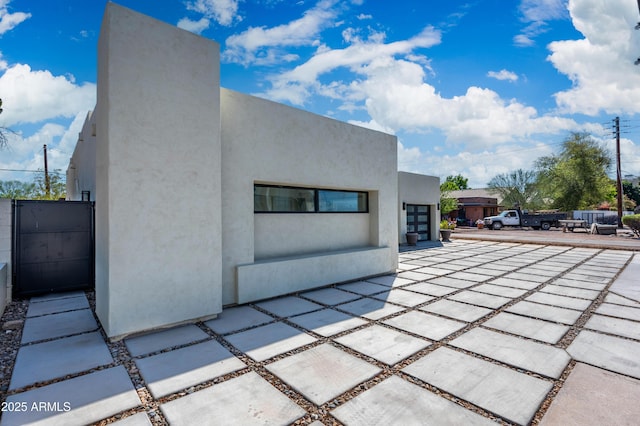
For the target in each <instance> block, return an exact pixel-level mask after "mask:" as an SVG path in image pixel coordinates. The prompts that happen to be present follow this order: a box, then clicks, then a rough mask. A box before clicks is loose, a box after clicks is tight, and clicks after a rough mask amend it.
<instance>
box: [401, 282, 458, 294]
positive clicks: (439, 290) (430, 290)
mask: <svg viewBox="0 0 640 426" xmlns="http://www.w3.org/2000/svg"><path fill="white" fill-rule="evenodd" d="M404 289H405V290H410V291H416V292H418V293H423V294H429V295H431V296H436V297H438V296H444V295H447V294H451V293H454V292H456V291H458V289H457V288H453V287H445V286H442V285H438V284H433V283H430V282H427V283H418V284H412V285H408V286H406V287H405V288H404Z"/></svg>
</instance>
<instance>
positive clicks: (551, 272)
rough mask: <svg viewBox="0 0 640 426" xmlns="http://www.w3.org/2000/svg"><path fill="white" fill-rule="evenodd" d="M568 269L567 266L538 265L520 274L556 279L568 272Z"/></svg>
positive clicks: (523, 270)
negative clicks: (562, 273) (557, 276)
mask: <svg viewBox="0 0 640 426" xmlns="http://www.w3.org/2000/svg"><path fill="white" fill-rule="evenodd" d="M567 269H568V268H567V267H565V266H553V265H544V264H542V262H541V263H536V264H535V266H527V267H526V268H525V269H522V270H520V271H518V272H524V273H527V274H534V275H542V276H544V277H555V276H556V275H558V274H560V273H561V272H564V271H566V270H567Z"/></svg>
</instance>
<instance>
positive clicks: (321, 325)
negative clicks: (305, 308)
mask: <svg viewBox="0 0 640 426" xmlns="http://www.w3.org/2000/svg"><path fill="white" fill-rule="evenodd" d="M289 321H290V322H292V323H294V324H297V325H299V326H300V327H302V328H306V329H307V330H309V331H313V332H314V333H317V334H319V335H321V336H325V337H329V336H333V335H334V334H338V333H342V332H343V331H346V330H350V329H352V328H356V327H359V326H361V325H364V324H367V321H366V320H364V319H362V318H358V317H354V316H352V315H349V314H345V313H343V312H338V311H336V310H333V309H323V310H321V311H316V312H311V313H308V314H303V315H298V316H295V317H293V318H291V319H289Z"/></svg>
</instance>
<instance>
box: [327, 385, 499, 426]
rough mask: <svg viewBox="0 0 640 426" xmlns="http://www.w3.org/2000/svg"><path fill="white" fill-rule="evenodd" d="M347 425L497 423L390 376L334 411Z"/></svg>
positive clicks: (472, 424) (434, 425)
mask: <svg viewBox="0 0 640 426" xmlns="http://www.w3.org/2000/svg"><path fill="white" fill-rule="evenodd" d="M331 414H333V415H334V416H335V417H336V418H337V419H338V420H340V421H341V422H342V423H344V424H348V425H356V426H357V425H362V426H369V425H376V424H377V425H392V424H398V425H407V426H413V425H415V426H419V425H433V426H440V425H470V426H477V425H478V426H479V425H487V426H489V425H495V423H493V422H492V421H490V420H488V419H486V418H484V417H482V416H480V415H479V414H476V413H473V412H471V411H468V410H465V409H464V408H462V407H461V406H460V405H458V404H455V403H453V402H451V401H448V400H446V399H444V398H442V397H440V396H438V395H435V394H434V393H432V392H429V391H428V390H426V389H423V388H421V387H420V386H418V385H414V384H413V383H409V382H407V381H406V380H402V379H401V378H399V377H397V376H391V377H389V378H388V379H386V380H384V381H383V382H382V383H380V384H378V385H376V386H374V387H373V388H371V389H369V390H367V391H366V392H364V393H362V394H360V395H358V396H357V397H355V398H354V399H352V400H350V401H348V402H347V403H346V404H344V405H342V406H340V407H338V408H336V409H335V410H333V411H332V412H331Z"/></svg>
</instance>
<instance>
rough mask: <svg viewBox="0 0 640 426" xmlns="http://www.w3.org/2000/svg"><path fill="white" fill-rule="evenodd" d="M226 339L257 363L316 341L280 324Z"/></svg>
mask: <svg viewBox="0 0 640 426" xmlns="http://www.w3.org/2000/svg"><path fill="white" fill-rule="evenodd" d="M225 339H226V340H227V341H228V342H229V343H231V344H232V345H233V346H235V347H236V348H238V349H239V350H241V351H242V352H245V353H246V354H247V355H249V356H250V357H251V358H253V359H255V360H256V361H264V360H266V359H269V358H271V357H273V356H276V355H279V354H281V353H283V352H286V351H290V350H292V349H295V348H299V347H300V346H304V345H307V344H309V343H313V342H314V341H315V340H316V339H314V338H313V337H311V336H309V335H308V334H306V333H303V332H302V331H300V330H297V329H295V328H293V327H291V326H288V325H286V324H282V323H279V322H277V323H273V324H267V325H263V326H261V327H257V328H253V329H251V330H247V331H242V332H240V333H237V334H232V335H230V336H226V337H225Z"/></svg>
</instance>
